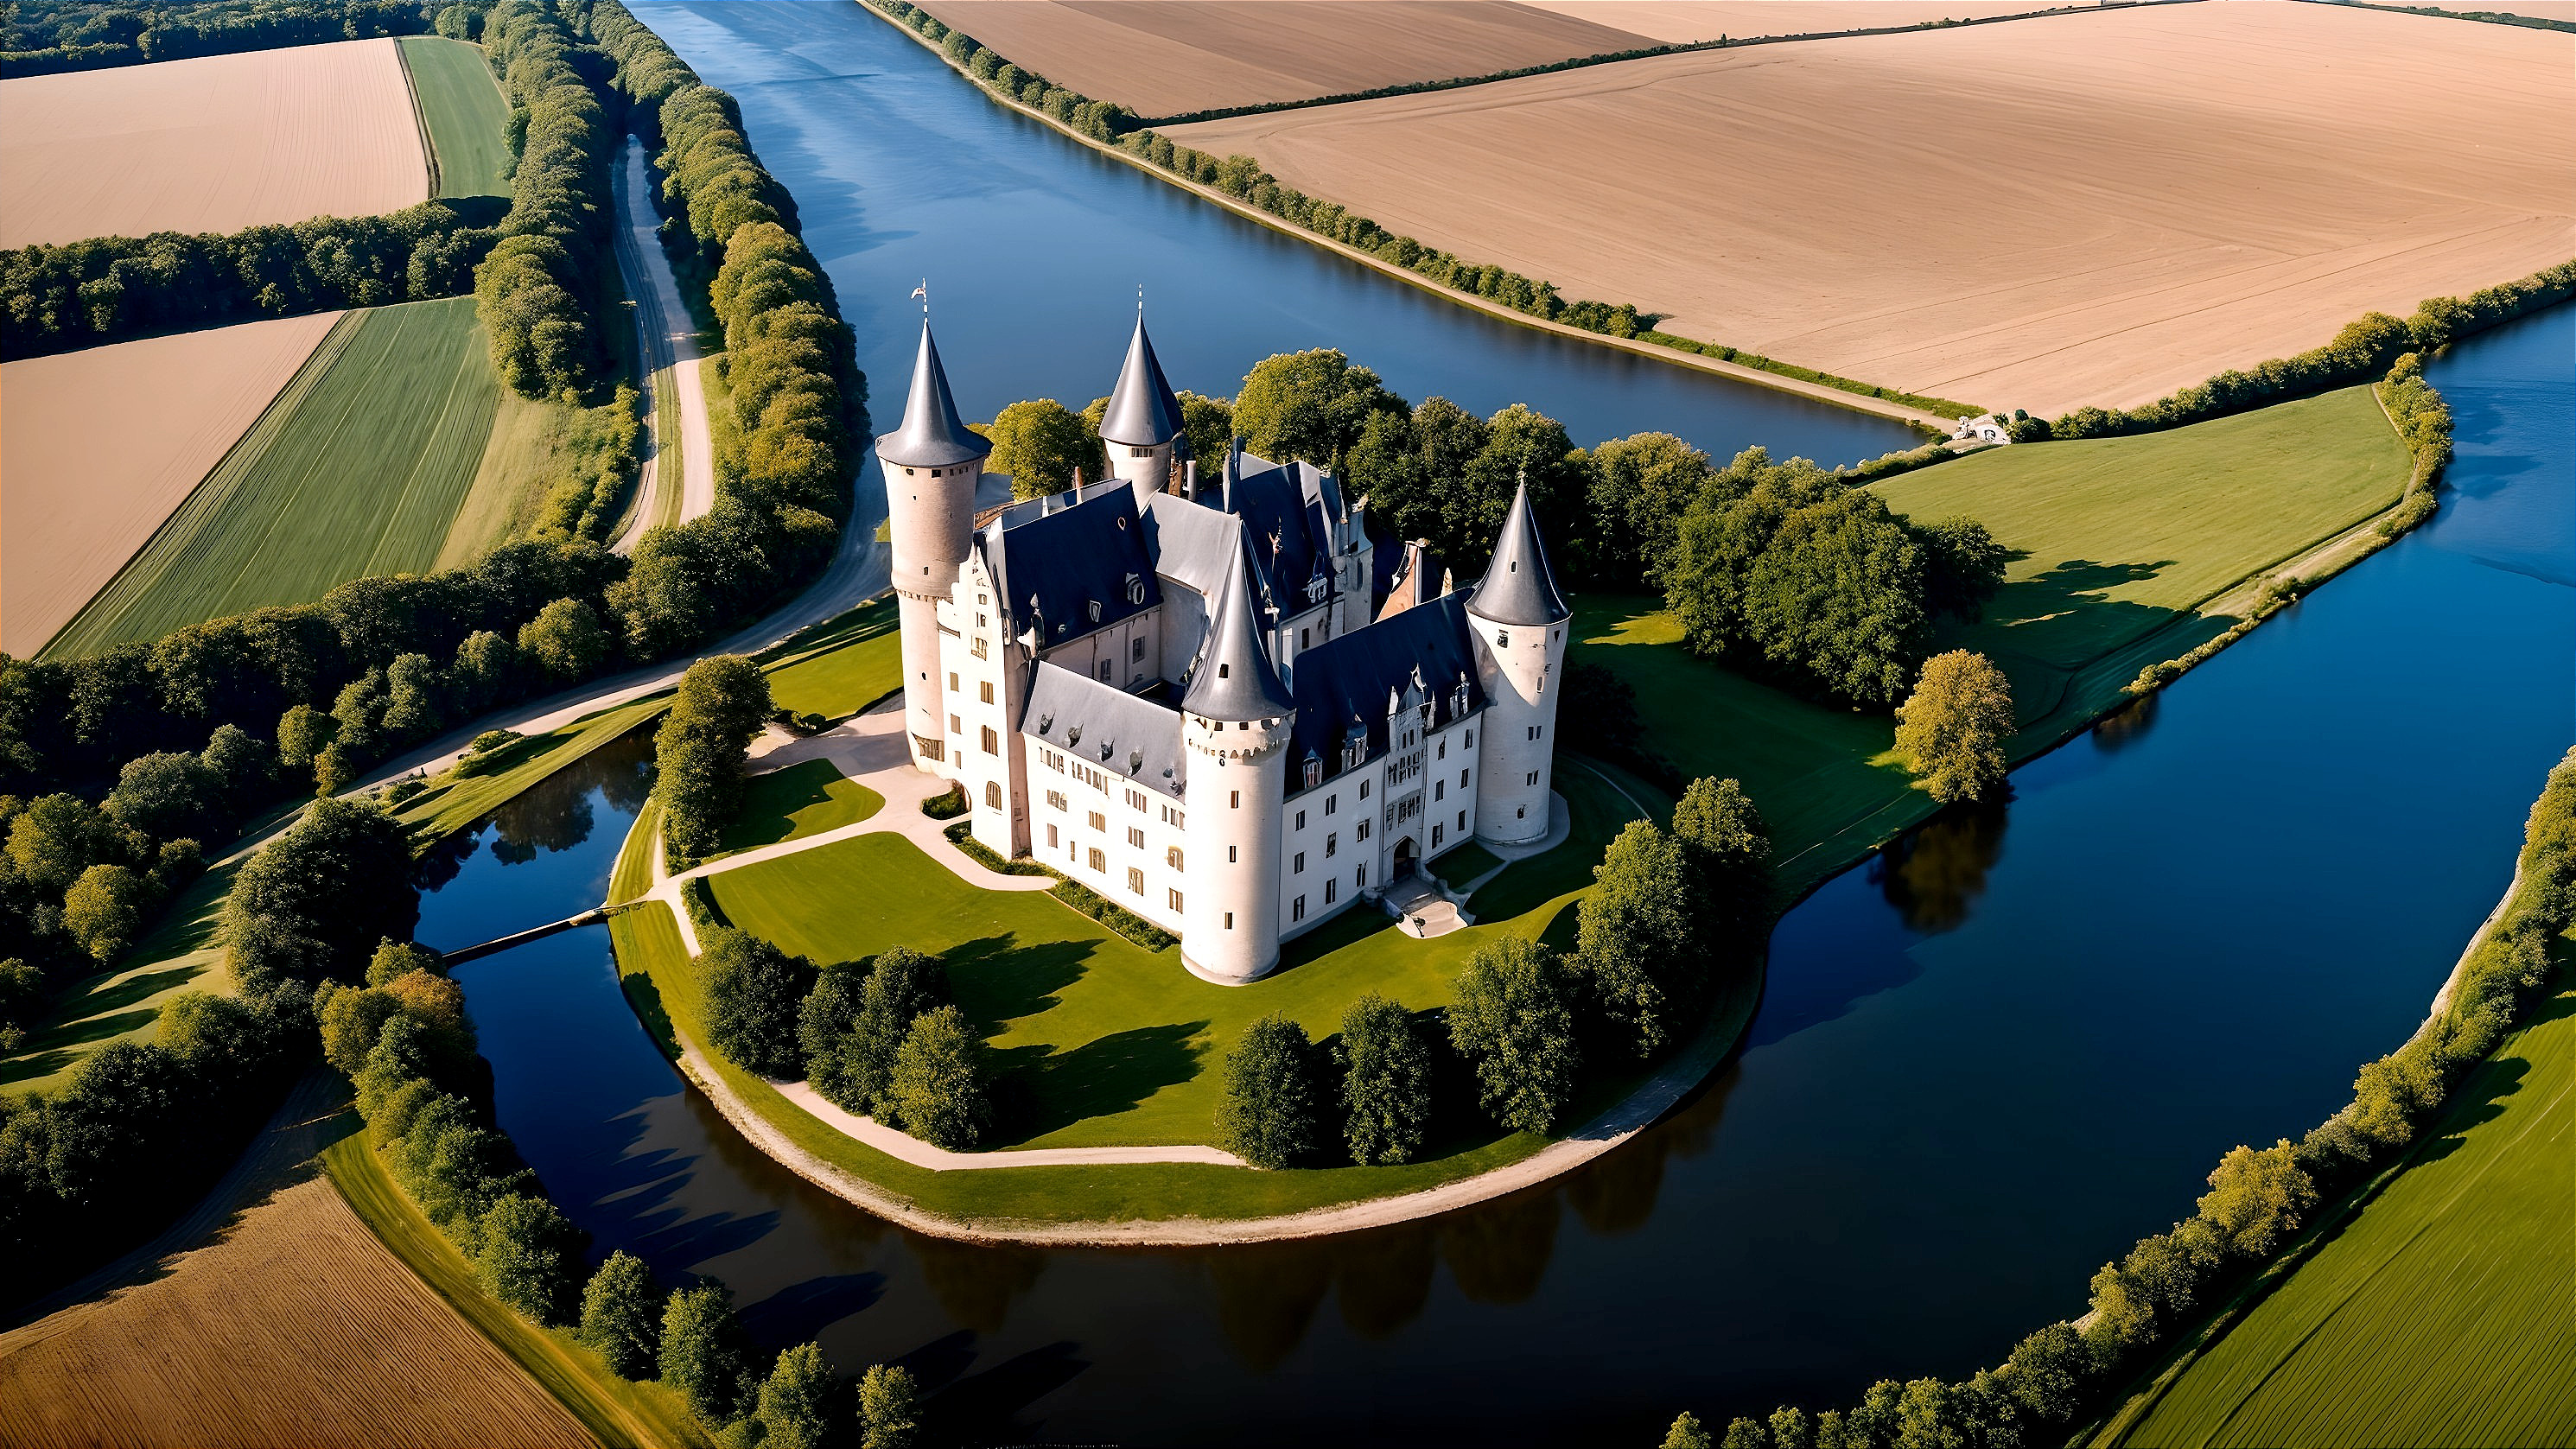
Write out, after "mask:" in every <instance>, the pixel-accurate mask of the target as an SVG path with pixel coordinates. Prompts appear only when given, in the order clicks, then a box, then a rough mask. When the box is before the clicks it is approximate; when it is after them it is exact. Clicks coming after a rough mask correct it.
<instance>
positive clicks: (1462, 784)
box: [1458, 770, 1467, 790]
mask: <svg viewBox="0 0 2576 1449" xmlns="http://www.w3.org/2000/svg"><path fill="white" fill-rule="evenodd" d="M1458 788H1459V789H1461V790H1464V789H1466V788H1467V772H1466V771H1464V770H1460V771H1459V772H1458Z"/></svg>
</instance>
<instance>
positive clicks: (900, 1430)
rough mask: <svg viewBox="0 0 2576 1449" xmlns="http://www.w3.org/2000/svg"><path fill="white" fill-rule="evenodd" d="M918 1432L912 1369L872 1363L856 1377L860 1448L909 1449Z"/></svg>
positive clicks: (918, 1390)
mask: <svg viewBox="0 0 2576 1449" xmlns="http://www.w3.org/2000/svg"><path fill="white" fill-rule="evenodd" d="M920 1433H921V1385H920V1383H919V1382H918V1381H917V1380H915V1379H914V1378H913V1376H912V1370H910V1369H907V1368H904V1367H903V1366H901V1365H899V1364H882V1363H881V1364H876V1365H873V1366H871V1367H870V1368H869V1369H868V1371H867V1372H866V1373H865V1374H864V1375H862V1376H861V1377H860V1379H859V1444H860V1449H913V1445H915V1444H916V1443H918V1442H919V1435H920Z"/></svg>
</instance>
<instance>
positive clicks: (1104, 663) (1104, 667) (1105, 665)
mask: <svg viewBox="0 0 2576 1449" xmlns="http://www.w3.org/2000/svg"><path fill="white" fill-rule="evenodd" d="M1116 667H1117V666H1116V665H1114V664H1112V663H1110V661H1108V660H1106V659H1103V660H1101V661H1100V682H1101V683H1103V684H1107V683H1108V682H1109V675H1110V672H1111V671H1112V670H1113V669H1115V668H1116Z"/></svg>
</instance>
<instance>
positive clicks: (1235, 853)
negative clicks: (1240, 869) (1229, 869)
mask: <svg viewBox="0 0 2576 1449" xmlns="http://www.w3.org/2000/svg"><path fill="white" fill-rule="evenodd" d="M1242 851H1243V847H1241V846H1239V845H1229V846H1227V847H1226V848H1225V863H1226V864H1228V865H1233V864H1235V863H1236V862H1238V861H1240V860H1242V859H1243V854H1242Z"/></svg>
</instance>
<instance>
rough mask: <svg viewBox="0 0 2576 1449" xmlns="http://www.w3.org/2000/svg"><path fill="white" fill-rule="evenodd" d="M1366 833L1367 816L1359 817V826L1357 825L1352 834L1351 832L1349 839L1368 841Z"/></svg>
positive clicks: (1367, 826) (1367, 830) (1367, 827)
mask: <svg viewBox="0 0 2576 1449" xmlns="http://www.w3.org/2000/svg"><path fill="white" fill-rule="evenodd" d="M1368 833H1369V819H1368V817H1367V816H1365V815H1363V816H1361V817H1360V825H1359V828H1358V829H1357V830H1354V831H1352V832H1351V838H1352V839H1353V840H1366V839H1368Z"/></svg>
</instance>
